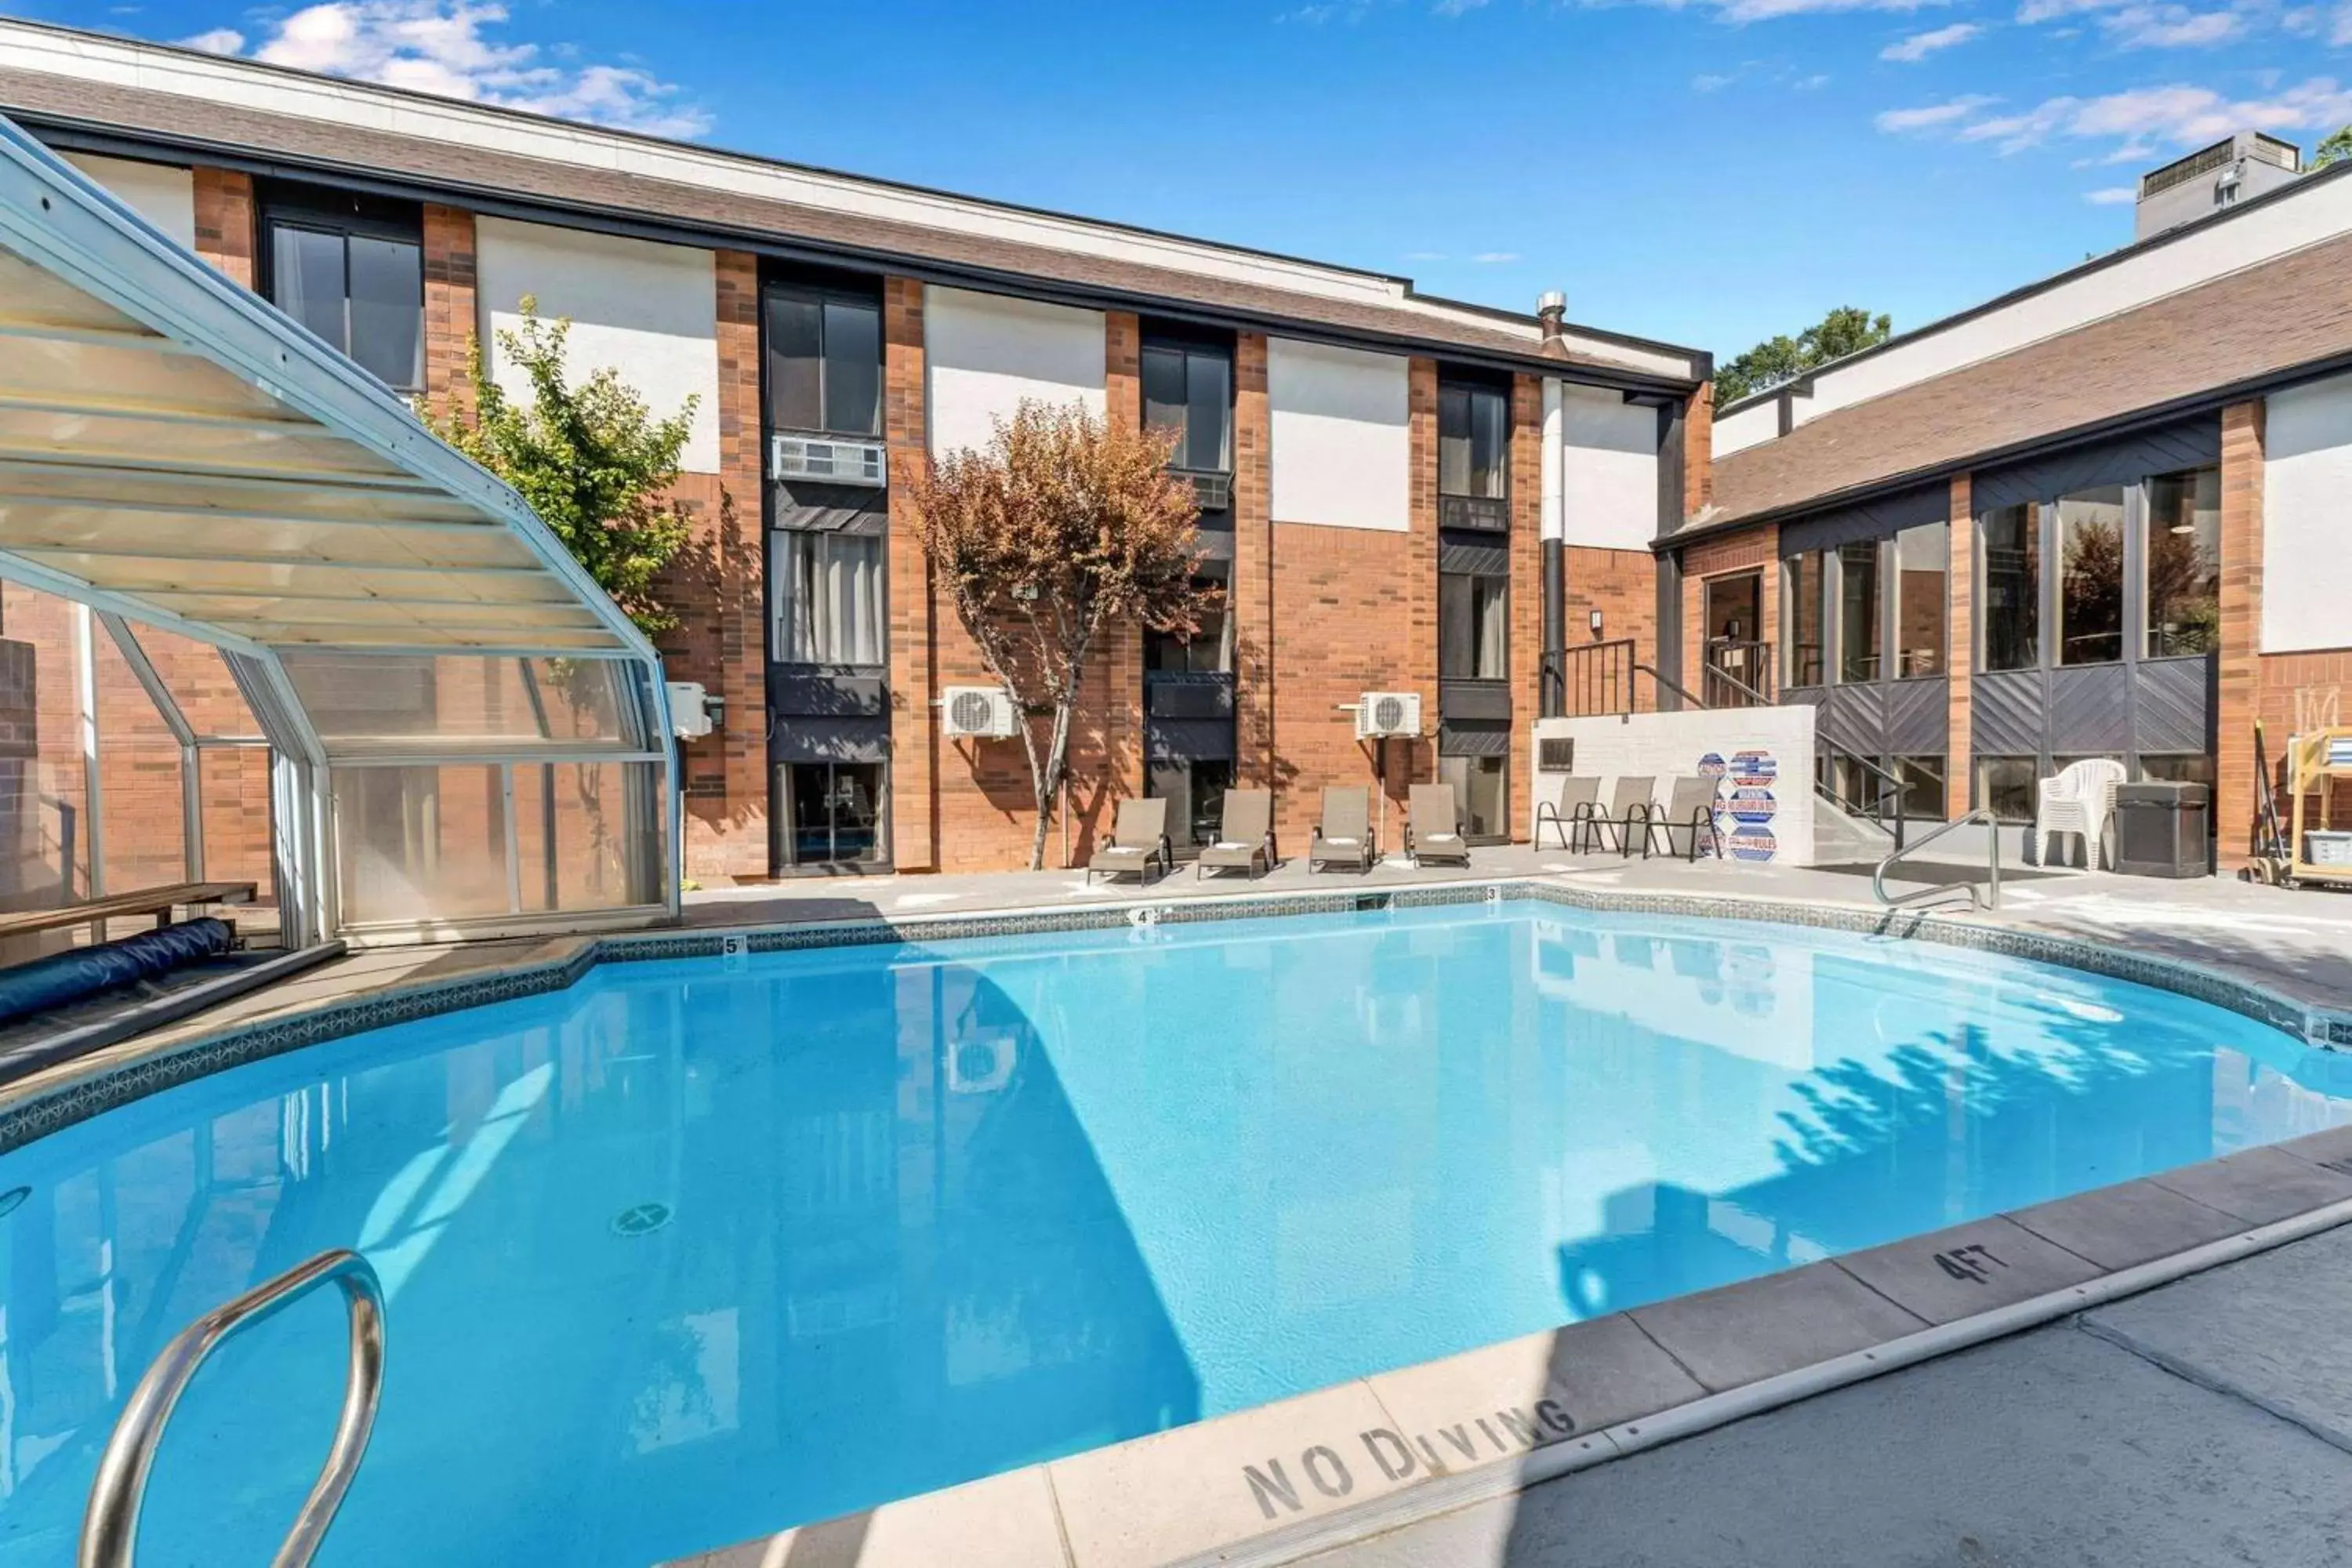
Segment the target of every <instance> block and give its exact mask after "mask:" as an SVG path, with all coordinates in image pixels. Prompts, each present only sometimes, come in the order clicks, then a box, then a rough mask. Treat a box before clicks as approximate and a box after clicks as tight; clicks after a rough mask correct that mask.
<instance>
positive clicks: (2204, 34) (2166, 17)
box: [2099, 5, 2246, 49]
mask: <svg viewBox="0 0 2352 1568" xmlns="http://www.w3.org/2000/svg"><path fill="white" fill-rule="evenodd" d="M2099 26H2101V27H2103V28H2105V30H2106V32H2107V34H2108V36H2109V37H2113V38H2114V39H2115V40H2116V43H2117V44H2119V45H2121V46H2122V47H2125V48H2127V49H2178V48H2194V47H2198V46H2199V45H2201V44H2218V43H2221V41H2223V40H2224V39H2227V38H2234V37H2237V36H2238V35H2239V34H2241V33H2242V32H2244V31H2245V30H2246V23H2245V18H2244V17H2242V16H2240V15H2239V14H2238V13H2237V12H2235V11H2191V10H2190V9H2189V7H2188V6H2186V5H2126V6H2125V7H2124V8H2123V9H2121V10H2119V11H2115V12H2112V13H2110V14H2108V15H2107V16H2102V17H2100V18H2099Z"/></svg>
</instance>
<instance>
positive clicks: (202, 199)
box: [194, 168, 257, 289]
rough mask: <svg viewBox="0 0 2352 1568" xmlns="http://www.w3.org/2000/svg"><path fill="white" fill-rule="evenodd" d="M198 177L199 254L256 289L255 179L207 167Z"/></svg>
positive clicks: (202, 169) (200, 171)
mask: <svg viewBox="0 0 2352 1568" xmlns="http://www.w3.org/2000/svg"><path fill="white" fill-rule="evenodd" d="M194 176H195V181H194V183H195V208H196V214H195V216H196V254H197V255H198V256H201V257H203V258H205V260H206V261H209V262H211V263H212V264H213V265H214V266H215V267H216V268H219V269H220V270H221V271H222V272H223V273H225V274H226V276H227V277H228V279H230V281H232V282H236V283H241V284H243V285H244V286H245V287H246V288H247V289H251V288H254V287H256V283H255V271H254V264H253V257H254V247H255V245H256V243H257V234H256V229H255V217H254V205H253V176H252V175H250V174H238V173H236V172H235V171H233V170H229V169H206V168H198V169H196V170H195V171H194Z"/></svg>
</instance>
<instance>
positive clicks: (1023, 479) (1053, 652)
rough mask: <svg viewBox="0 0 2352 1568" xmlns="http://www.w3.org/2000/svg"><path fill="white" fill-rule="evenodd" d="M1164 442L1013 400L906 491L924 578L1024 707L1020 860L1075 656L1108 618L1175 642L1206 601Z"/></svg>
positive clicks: (1032, 863)
mask: <svg viewBox="0 0 2352 1568" xmlns="http://www.w3.org/2000/svg"><path fill="white" fill-rule="evenodd" d="M1172 447H1173V438H1172V437H1171V435H1170V434H1169V433H1168V432H1165V431H1159V430H1136V429H1130V428H1128V427H1126V426H1119V425H1115V424H1112V423H1110V422H1109V421H1108V420H1104V419H1100V418H1097V417H1096V416H1093V415H1091V414H1089V413H1087V410H1086V408H1085V406H1084V405H1079V404H1071V405H1066V406H1056V405H1053V404H1048V403H1039V402H1036V401H1034V400H1031V399H1026V398H1024V400H1023V401H1022V403H1021V406H1020V407H1019V408H1018V409H1017V410H1015V411H1014V413H1013V417H1012V419H1011V420H1010V421H1005V420H999V421H998V422H997V425H996V434H995V436H994V437H993V438H992V439H991V440H990V442H989V444H988V447H987V449H986V450H985V451H980V450H975V449H973V448H971V447H962V448H960V449H958V450H956V451H953V452H950V453H948V454H947V455H946V456H945V457H943V458H940V461H939V464H938V466H937V467H936V468H933V469H932V470H931V471H929V473H926V474H924V475H922V476H920V477H919V478H918V479H916V480H915V482H914V483H913V484H912V485H911V486H910V487H909V490H910V498H911V500H912V502H913V510H914V514H915V518H916V521H917V526H918V527H919V530H920V531H921V535H922V541H923V549H924V551H925V552H926V553H927V554H928V555H929V557H930V563H931V571H932V573H933V574H934V577H935V580H936V581H937V582H938V584H939V585H940V587H941V588H943V589H945V590H946V591H947V593H948V595H949V596H950V598H951V599H952V600H953V601H954V603H955V608H956V618H957V619H959V620H960V621H961V622H962V623H963V627H964V630H965V631H967V632H969V633H970V634H971V640H972V642H973V644H974V645H975V646H977V647H978V648H979V649H980V657H981V659H982V662H984V663H985V664H986V665H987V666H988V669H989V673H990V674H992V675H993V676H995V677H996V679H998V680H999V681H1001V682H1003V687H1004V689H1005V692H1006V694H1007V695H1008V696H1010V697H1011V698H1012V699H1013V705H1014V707H1016V708H1017V709H1018V710H1020V711H1021V712H1022V713H1023V714H1024V716H1026V718H1025V721H1024V723H1023V724H1022V725H1021V741H1022V744H1023V745H1024V747H1025V748H1026V749H1027V751H1028V755H1029V778H1030V784H1031V785H1032V787H1033V789H1034V792H1035V805H1036V811H1037V826H1036V832H1035V834H1034V837H1032V838H1031V840H1030V844H1029V868H1030V869H1031V870H1033V871H1034V870H1036V869H1038V868H1041V867H1043V866H1044V865H1045V828H1046V825H1047V824H1048V823H1049V822H1050V821H1051V820H1052V817H1053V806H1054V797H1055V794H1056V793H1057V792H1058V791H1059V790H1060V789H1061V787H1062V784H1063V781H1064V780H1065V779H1066V778H1067V777H1068V776H1069V756H1070V731H1071V726H1072V722H1073V721H1074V719H1075V718H1076V712H1077V707H1078V700H1079V690H1080V678H1081V676H1082V674H1083V672H1084V671H1085V669H1086V665H1087V655H1088V653H1089V652H1090V651H1091V650H1092V649H1093V648H1094V647H1096V645H1097V640H1098V639H1099V638H1100V637H1101V636H1102V635H1103V633H1104V632H1105V631H1106V630H1107V629H1108V628H1109V627H1110V626H1116V625H1130V626H1131V625H1138V624H1140V625H1142V626H1148V627H1150V628H1151V629H1152V630H1154V631H1160V632H1172V633H1175V634H1176V635H1178V636H1181V637H1190V636H1191V635H1192V633H1193V632H1195V631H1198V630H1199V629H1200V623H1201V616H1202V614H1203V613H1204V612H1206V611H1207V610H1209V609H1210V608H1211V607H1213V605H1215V604H1216V603H1217V602H1218V598H1219V595H1218V592H1217V590H1216V589H1214V588H1212V587H1207V586H1204V585H1203V584H1202V583H1201V582H1200V581H1199V580H1198V579H1197V578H1196V577H1195V575H1194V574H1195V573H1197V572H1198V571H1199V569H1200V564H1201V541H1200V532H1199V523H1200V506H1199V504H1198V502H1197V501H1196V500H1195V499H1194V495H1193V490H1192V484H1191V482H1190V481H1189V480H1186V479H1181V478H1179V477H1178V476H1177V475H1174V474H1171V473H1170V472H1169V471H1168V458H1169V454H1170V452H1171V449H1172ZM1041 720H1042V721H1044V723H1043V733H1040V728H1041V726H1040V721H1041Z"/></svg>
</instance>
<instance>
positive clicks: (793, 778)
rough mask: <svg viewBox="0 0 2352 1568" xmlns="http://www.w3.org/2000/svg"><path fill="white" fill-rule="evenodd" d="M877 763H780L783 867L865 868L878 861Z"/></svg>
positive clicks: (880, 843) (880, 845)
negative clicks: (782, 798) (782, 807)
mask: <svg viewBox="0 0 2352 1568" xmlns="http://www.w3.org/2000/svg"><path fill="white" fill-rule="evenodd" d="M882 766H883V764H881V763H782V764H780V765H779V766H778V768H777V770H776V771H777V773H779V774H781V775H782V776H781V777H780V778H778V780H777V781H776V782H777V784H778V786H779V790H780V793H782V795H783V797H784V809H783V814H782V816H783V831H782V834H781V835H779V837H781V839H782V843H781V844H780V845H779V846H778V849H779V851H780V853H779V855H778V858H779V859H781V860H782V862H783V864H784V865H785V866H787V867H797V868H824V867H832V866H870V865H873V864H875V863H877V862H878V861H880V860H882V859H883V858H884V856H883V853H882V848H883V833H882Z"/></svg>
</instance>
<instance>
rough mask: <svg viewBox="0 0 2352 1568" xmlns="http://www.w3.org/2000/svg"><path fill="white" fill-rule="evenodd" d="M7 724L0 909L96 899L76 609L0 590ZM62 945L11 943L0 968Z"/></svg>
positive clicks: (0, 789)
mask: <svg viewBox="0 0 2352 1568" xmlns="http://www.w3.org/2000/svg"><path fill="white" fill-rule="evenodd" d="M0 626H5V632H6V640H5V641H0V720H5V721H6V723H7V724H8V726H9V729H10V731H12V733H11V740H12V742H13V743H11V744H9V745H6V746H5V747H0V806H5V809H6V816H5V818H0V820H5V823H6V824H7V825H8V827H9V831H8V832H7V833H6V834H5V837H0V910H29V909H43V908H47V907H48V906H51V905H55V904H61V903H68V902H71V901H72V900H76V899H81V898H87V897H88V896H89V822H88V821H87V816H88V811H87V796H86V795H85V794H84V790H83V784H84V782H85V781H84V779H83V775H82V763H81V731H80V718H79V711H80V710H79V700H78V699H77V697H76V695H75V694H76V691H77V690H78V689H79V688H78V683H77V680H76V678H75V660H74V606H73V605H71V604H69V603H68V602H67V601H66V600H64V599H61V598H58V597H57V596H55V595H49V594H42V593H37V592H35V591H34V590H32V589H30V588H25V587H20V586H18V585H17V584H14V583H0ZM100 635H103V634H100ZM62 945H64V942H63V940H62V939H60V940H59V941H58V942H51V943H47V944H11V945H10V946H8V947H6V948H5V949H0V961H6V962H14V961H15V960H16V959H20V958H31V957H35V956H37V951H36V949H37V948H38V949H41V950H46V948H47V947H54V946H62Z"/></svg>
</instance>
